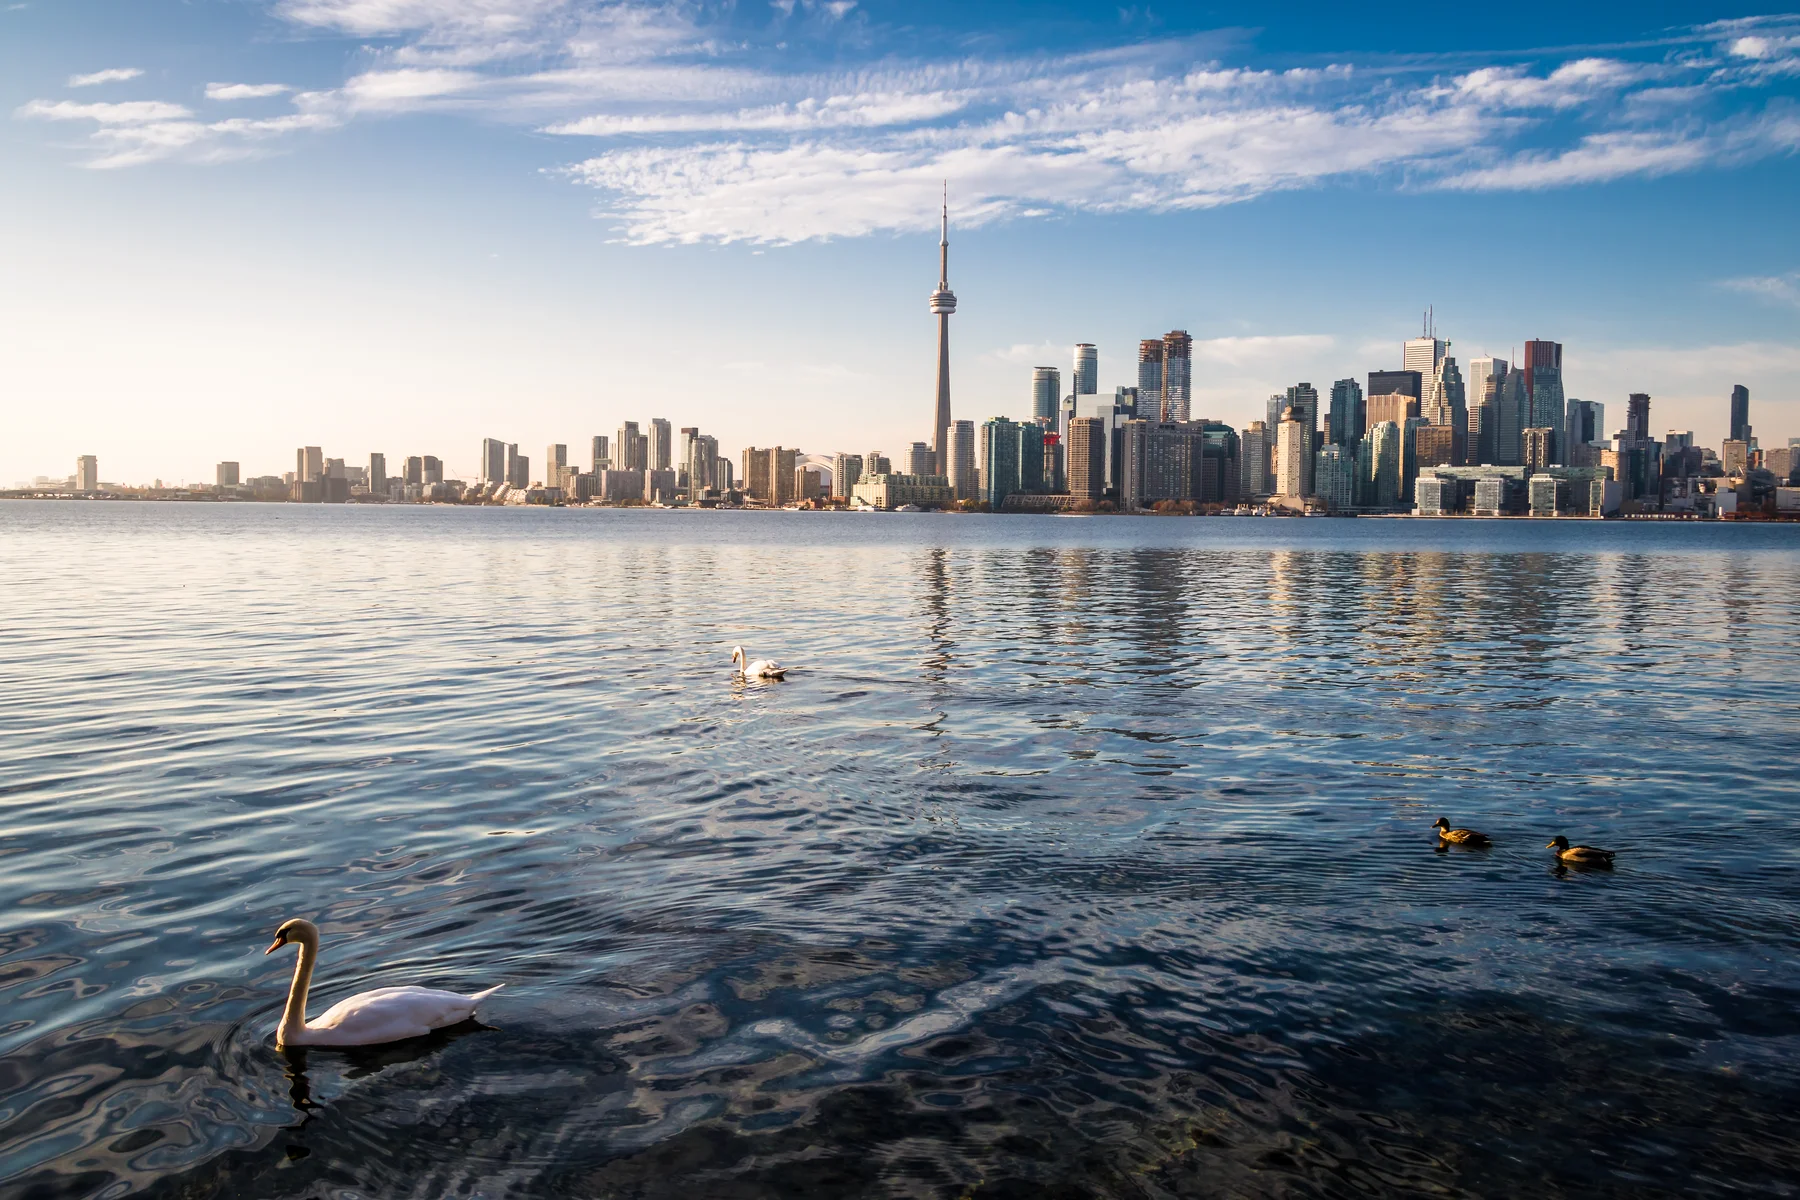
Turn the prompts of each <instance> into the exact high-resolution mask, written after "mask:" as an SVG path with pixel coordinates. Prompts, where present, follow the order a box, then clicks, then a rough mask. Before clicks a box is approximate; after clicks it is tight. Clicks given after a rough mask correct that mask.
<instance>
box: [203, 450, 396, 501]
mask: <svg viewBox="0 0 1800 1200" xmlns="http://www.w3.org/2000/svg"><path fill="white" fill-rule="evenodd" d="M219 465H220V466H221V467H223V466H229V467H230V468H231V482H232V483H233V484H235V483H237V464H236V463H220V464H219ZM220 482H221V483H223V482H224V481H223V480H221V481H220ZM368 484H369V492H370V494H371V495H376V496H379V495H382V494H383V493H385V492H386V491H387V490H388V479H387V455H385V454H371V455H369V481H368Z"/></svg>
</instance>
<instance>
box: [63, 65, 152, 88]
mask: <svg viewBox="0 0 1800 1200" xmlns="http://www.w3.org/2000/svg"><path fill="white" fill-rule="evenodd" d="M143 73H144V72H143V71H142V70H141V69H139V68H137V67H108V68H107V69H106V70H104V71H95V72H94V73H93V74H92V75H71V76H69V86H70V87H72V88H76V87H94V86H95V85H97V84H102V83H124V82H125V81H126V80H127V79H136V78H137V77H138V76H139V75H142V74H143Z"/></svg>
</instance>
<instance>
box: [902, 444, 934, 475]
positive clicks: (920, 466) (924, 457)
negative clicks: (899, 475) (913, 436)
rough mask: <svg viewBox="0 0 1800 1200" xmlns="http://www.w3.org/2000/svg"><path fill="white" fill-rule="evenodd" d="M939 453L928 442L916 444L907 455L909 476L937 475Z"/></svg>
mask: <svg viewBox="0 0 1800 1200" xmlns="http://www.w3.org/2000/svg"><path fill="white" fill-rule="evenodd" d="M936 468H937V452H936V451H934V450H933V449H932V448H931V446H930V445H929V444H928V443H926V442H914V443H913V444H912V448H911V449H910V450H909V451H907V455H906V473H907V474H908V475H935V474H937V469H936Z"/></svg>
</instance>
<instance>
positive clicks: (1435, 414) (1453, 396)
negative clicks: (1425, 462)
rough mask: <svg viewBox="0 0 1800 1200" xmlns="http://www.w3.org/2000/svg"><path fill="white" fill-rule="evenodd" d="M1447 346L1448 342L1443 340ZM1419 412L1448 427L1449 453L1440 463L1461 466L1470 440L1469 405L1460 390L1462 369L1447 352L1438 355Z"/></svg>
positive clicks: (1426, 417)
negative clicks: (1434, 373) (1435, 367)
mask: <svg viewBox="0 0 1800 1200" xmlns="http://www.w3.org/2000/svg"><path fill="white" fill-rule="evenodd" d="M1443 345H1444V346H1445V347H1446V348H1448V346H1449V345H1450V343H1448V342H1444V343H1443ZM1419 415H1420V416H1422V417H1424V418H1425V419H1426V420H1427V421H1429V422H1430V423H1431V424H1433V425H1435V426H1439V427H1441V428H1446V429H1449V430H1450V457H1449V459H1448V461H1447V462H1446V463H1445V464H1443V465H1446V466H1455V467H1460V466H1461V465H1462V463H1463V456H1464V453H1465V448H1466V446H1467V445H1468V440H1469V407H1468V403H1467V397H1466V396H1465V394H1464V392H1463V377H1462V371H1460V370H1459V369H1458V368H1457V365H1456V359H1455V357H1454V356H1452V355H1449V354H1444V355H1441V356H1440V357H1439V358H1438V369H1437V374H1436V375H1434V376H1433V377H1432V379H1431V382H1430V383H1429V384H1428V385H1426V388H1425V400H1424V402H1423V403H1422V404H1421V405H1420V407H1419Z"/></svg>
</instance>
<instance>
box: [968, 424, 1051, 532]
mask: <svg viewBox="0 0 1800 1200" xmlns="http://www.w3.org/2000/svg"><path fill="white" fill-rule="evenodd" d="M1030 427H1031V428H1033V429H1037V428H1040V426H1037V425H1032V426H1030ZM982 431H983V433H984V434H985V435H986V436H985V437H984V438H983V439H982V440H983V441H984V442H985V443H986V450H987V455H986V458H987V461H986V462H984V463H982V465H981V498H982V499H983V500H985V501H986V502H987V504H988V506H989V507H990V508H992V509H993V510H994V511H996V512H998V511H999V510H1000V506H1001V505H1002V504H1004V503H1005V502H1006V498H1007V497H1008V496H1010V495H1012V494H1013V493H1014V492H1016V491H1018V490H1019V426H1018V424H1017V423H1016V422H1013V421H1009V420H1007V419H1006V418H1005V417H995V418H994V419H993V420H991V421H987V422H984V424H983V426H982Z"/></svg>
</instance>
